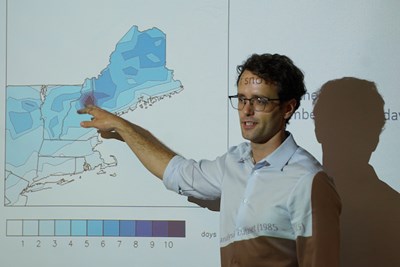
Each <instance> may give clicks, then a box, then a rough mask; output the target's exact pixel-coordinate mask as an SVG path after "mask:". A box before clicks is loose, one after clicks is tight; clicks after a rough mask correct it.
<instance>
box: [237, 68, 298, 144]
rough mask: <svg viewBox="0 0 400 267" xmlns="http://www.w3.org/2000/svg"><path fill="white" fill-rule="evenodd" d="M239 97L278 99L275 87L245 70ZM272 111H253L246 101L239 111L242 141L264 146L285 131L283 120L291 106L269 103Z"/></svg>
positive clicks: (275, 102)
mask: <svg viewBox="0 0 400 267" xmlns="http://www.w3.org/2000/svg"><path fill="white" fill-rule="evenodd" d="M238 95H239V97H240V96H241V97H245V98H253V97H267V98H269V99H278V98H279V97H278V88H277V86H276V85H274V84H271V83H266V82H265V81H264V80H263V79H261V78H260V77H258V76H256V75H254V74H253V73H251V72H250V71H247V70H245V71H244V72H243V73H242V76H241V78H240V80H239V84H238ZM268 105H272V106H273V107H272V110H270V111H269V112H266V111H255V110H254V106H253V105H251V104H250V103H249V101H246V104H245V106H244V108H243V109H242V110H239V119H240V128H241V131H242V136H243V138H244V139H247V140H249V141H250V142H252V143H255V144H265V143H267V142H268V141H270V140H271V139H272V138H273V137H275V136H276V135H277V134H278V133H279V134H282V132H283V131H284V130H285V125H286V122H285V119H286V118H288V117H289V116H290V114H291V112H292V108H291V104H289V103H285V102H282V101H270V102H269V104H268Z"/></svg>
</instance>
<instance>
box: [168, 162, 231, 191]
mask: <svg viewBox="0 0 400 267" xmlns="http://www.w3.org/2000/svg"><path fill="white" fill-rule="evenodd" d="M222 162H223V159H222V158H217V159H216V160H213V161H210V160H201V161H198V162H197V161H195V160H192V159H186V158H184V157H182V156H180V155H176V156H175V157H173V158H172V159H171V161H170V162H169V163H168V165H167V168H166V169H165V172H164V175H163V182H164V185H165V187H166V188H167V189H169V190H172V191H174V192H176V193H179V194H182V195H185V196H193V197H196V198H200V199H216V198H218V197H220V195H221V180H222V176H223V167H222V166H221V164H222Z"/></svg>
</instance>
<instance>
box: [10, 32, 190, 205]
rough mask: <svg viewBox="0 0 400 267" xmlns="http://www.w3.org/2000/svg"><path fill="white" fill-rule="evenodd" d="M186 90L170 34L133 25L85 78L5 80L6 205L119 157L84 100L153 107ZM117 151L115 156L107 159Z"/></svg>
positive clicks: (114, 107)
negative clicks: (170, 53)
mask: <svg viewBox="0 0 400 267" xmlns="http://www.w3.org/2000/svg"><path fill="white" fill-rule="evenodd" d="M182 90H183V86H182V84H181V82H180V81H179V80H175V79H174V77H173V71H172V70H170V69H168V68H167V67H166V35H165V34H164V33H163V32H162V31H161V30H159V29H157V28H152V29H148V30H145V31H140V30H139V29H138V27H137V26H133V27H132V28H131V29H130V30H129V31H128V32H127V33H126V34H125V35H124V36H123V37H122V39H121V40H120V41H119V42H118V43H117V44H116V46H115V50H114V51H113V52H112V53H111V55H110V59H109V64H108V66H106V68H104V69H103V70H102V71H101V73H100V74H99V75H98V77H93V78H87V79H86V80H85V81H83V83H82V84H64V85H46V84H43V85H30V86H26V85H24V86H18V85H8V86H7V88H6V159H5V161H6V165H5V205H6V206H19V205H22V206H25V205H28V204H29V197H28V195H29V194H32V193H35V192H39V191H43V190H51V189H52V188H54V187H56V186H64V185H67V184H69V183H73V182H74V181H75V179H77V178H79V177H80V176H81V175H82V174H83V173H85V172H96V173H98V174H99V173H102V172H104V171H105V169H107V168H109V167H111V166H116V165H117V164H118V158H117V157H116V156H114V155H107V157H105V156H104V155H102V152H100V151H99V150H98V147H99V146H101V143H102V142H101V141H100V139H99V137H98V133H97V132H96V130H94V129H84V128H81V127H80V126H79V123H80V121H82V120H85V119H88V117H86V118H85V117H84V116H81V115H78V114H77V110H78V109H80V108H82V107H83V105H84V103H92V104H96V105H98V106H100V107H102V108H104V109H106V110H108V111H110V112H114V113H116V114H120V115H121V114H125V113H129V112H131V111H133V110H135V109H137V108H147V107H149V106H151V105H153V104H154V103H156V102H158V101H162V100H163V99H164V98H169V97H172V96H173V95H174V94H177V93H179V92H180V91H182ZM105 158H110V159H111V160H105Z"/></svg>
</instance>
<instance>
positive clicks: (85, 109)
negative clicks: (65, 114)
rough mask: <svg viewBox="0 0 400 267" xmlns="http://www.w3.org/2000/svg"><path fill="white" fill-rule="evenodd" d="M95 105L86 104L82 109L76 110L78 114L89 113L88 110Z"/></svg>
mask: <svg viewBox="0 0 400 267" xmlns="http://www.w3.org/2000/svg"><path fill="white" fill-rule="evenodd" d="M94 107H95V106H93V105H88V106H85V107H84V108H82V109H79V110H77V112H78V114H90V112H91V111H92V110H93V109H94Z"/></svg>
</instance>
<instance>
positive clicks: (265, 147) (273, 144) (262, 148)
mask: <svg viewBox="0 0 400 267" xmlns="http://www.w3.org/2000/svg"><path fill="white" fill-rule="evenodd" d="M287 136H288V133H286V131H284V130H282V131H279V132H278V133H277V134H275V135H274V136H273V137H272V138H270V139H269V140H268V141H267V142H265V143H253V142H252V143H251V153H252V157H253V160H254V161H255V162H259V161H260V160H261V159H263V158H265V157H267V156H268V155H270V154H271V153H272V152H274V151H275V150H276V149H277V148H278V147H279V146H280V145H281V144H282V143H283V141H285V139H286V137H287Z"/></svg>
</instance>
